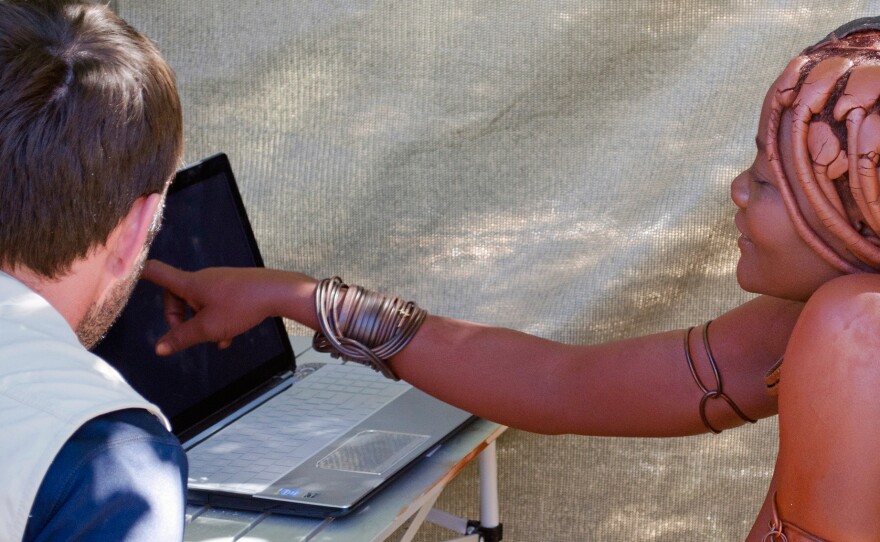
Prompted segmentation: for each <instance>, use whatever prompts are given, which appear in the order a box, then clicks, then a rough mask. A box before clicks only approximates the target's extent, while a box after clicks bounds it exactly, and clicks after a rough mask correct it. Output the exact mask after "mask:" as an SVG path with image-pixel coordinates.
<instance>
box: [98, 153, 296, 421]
mask: <svg viewBox="0 0 880 542" xmlns="http://www.w3.org/2000/svg"><path fill="white" fill-rule="evenodd" d="M150 258H155V259H158V260H162V261H164V262H166V263H169V264H171V265H174V266H176V267H179V268H181V269H185V270H187V271H193V270H197V269H201V268H203V267H211V266H231V267H252V266H262V265H263V262H262V258H261V257H260V254H259V252H258V251H257V248H256V243H255V241H254V238H253V232H252V231H251V227H250V224H249V222H248V220H247V216H246V215H245V213H244V207H243V205H242V202H241V197H240V195H239V193H238V189H237V187H236V185H235V181H234V178H233V177H232V172H231V170H230V169H229V163H228V160H227V159H226V157H225V155H217V156H215V157H212V158H209V159H208V160H206V161H204V162H201V163H199V164H195V165H193V166H190V167H189V168H186V169H184V170H181V171H180V172H178V174H177V176H176V177H175V180H174V182H173V184H172V189H171V191H170V193H169V195H168V199H167V202H166V204H165V213H164V219H163V224H162V229H161V230H160V232H159V235H158V236H157V237H156V239H155V241H154V242H153V245H152V247H151V249H150ZM167 329H168V327H167V325H166V324H165V320H164V316H163V311H162V291H161V289H160V288H158V287H157V286H155V285H153V284H151V283H147V282H146V281H140V282H139V283H138V285H137V286H136V287H135V290H134V293H133V294H132V297H131V299H130V301H129V303H128V305H127V306H126V308H125V310H124V311H123V313H122V314H121V315H120V318H119V320H117V321H116V323H115V324H114V325H113V327H112V328H111V329H110V331H109V332H108V333H107V336H106V337H105V338H104V339H103V340H102V341H101V343H99V344H98V345H97V346H96V347H95V349H94V351H95V353H96V354H98V355H99V356H101V357H102V358H104V359H106V360H107V361H109V362H110V363H111V364H112V365H113V366H114V367H116V369H117V370H119V372H120V373H122V375H123V376H124V377H125V378H126V380H128V382H129V383H130V384H131V386H132V387H133V388H135V389H136V390H137V391H138V392H139V393H140V394H141V395H143V396H144V397H145V398H146V399H148V400H149V401H151V402H153V403H155V404H157V405H158V406H159V407H160V408H161V409H162V411H163V412H164V413H165V415H166V416H168V418H169V419H170V420H171V424H172V426H173V428H174V432H175V433H176V434H178V435H181V433H185V432H188V431H191V430H192V429H193V428H194V426H198V428H202V427H201V425H203V424H204V423H205V420H206V418H209V417H210V416H212V415H214V414H217V413H218V411H221V409H223V408H224V407H227V406H228V405H229V403H230V402H232V401H233V399H234V398H236V397H240V396H242V395H244V394H246V393H248V392H250V391H251V390H255V389H258V388H260V387H261V386H262V385H263V384H265V383H266V382H267V381H270V380H271V379H272V377H273V376H274V375H277V374H279V373H282V372H283V371H285V370H292V368H293V354H292V352H291V349H290V343H289V341H288V339H287V336H286V332H285V330H284V326H283V325H282V323H281V321H280V320H279V319H276V318H273V319H268V320H266V321H264V322H263V323H262V324H261V325H260V326H258V327H257V328H255V329H253V330H251V331H250V332H248V333H246V334H244V335H241V336H239V337H236V338H235V339H234V340H233V341H232V346H230V347H229V348H226V349H224V350H220V349H218V348H217V347H216V346H215V345H213V344H204V345H199V346H195V347H193V348H190V349H188V350H186V351H184V352H181V353H179V354H176V355H173V356H170V357H166V358H160V357H158V356H156V355H155V353H154V348H155V344H156V341H157V339H159V337H161V336H162V335H163V334H165V332H166V331H167Z"/></svg>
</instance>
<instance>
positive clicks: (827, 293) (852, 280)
mask: <svg viewBox="0 0 880 542" xmlns="http://www.w3.org/2000/svg"><path fill="white" fill-rule="evenodd" d="M854 319H858V320H861V319H870V320H874V319H877V320H880V274H874V273H860V274H855V275H845V276H842V277H838V278H835V279H833V280H830V281H828V282H826V283H825V284H823V285H822V286H821V287H819V289H818V290H816V292H815V293H814V294H813V295H812V296H811V297H810V299H809V300H808V301H807V304H806V306H805V307H804V311H803V313H801V320H804V321H805V323H809V322H810V321H814V322H815V323H818V324H822V329H827V327H828V326H832V327H836V326H846V325H850V324H851V322H852V321H853V320H854Z"/></svg>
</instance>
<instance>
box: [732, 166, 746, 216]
mask: <svg viewBox="0 0 880 542" xmlns="http://www.w3.org/2000/svg"><path fill="white" fill-rule="evenodd" d="M730 199H732V200H733V203H734V204H735V205H736V206H737V207H739V208H740V209H745V208H746V206H747V205H748V204H749V172H748V171H743V172H742V173H740V174H739V175H737V176H736V177H735V178H734V179H733V182H732V183H730Z"/></svg>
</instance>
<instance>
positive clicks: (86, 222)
mask: <svg viewBox="0 0 880 542" xmlns="http://www.w3.org/2000/svg"><path fill="white" fill-rule="evenodd" d="M182 124H183V123H182V118H181V108H180V100H179V97H178V94H177V87H176V83H175V79H174V74H173V73H172V71H171V69H170V68H169V67H168V65H167V64H166V63H165V62H164V60H163V59H162V57H161V55H160V54H159V51H158V50H157V49H156V47H155V46H154V45H153V44H152V43H151V42H150V41H149V40H148V39H147V38H146V37H145V36H143V35H142V34H141V33H139V32H138V31H136V30H135V29H133V28H132V27H131V26H129V25H128V24H127V23H126V22H125V21H123V20H122V19H120V18H119V17H118V16H116V15H115V14H114V13H113V12H112V11H111V10H110V9H109V8H107V7H105V6H101V5H96V4H88V3H79V2H69V1H57V0H56V1H47V0H43V1H40V2H34V1H31V2H26V1H23V0H6V1H2V0H0V265H2V266H7V267H9V268H16V267H26V268H28V269H30V270H31V271H33V272H36V273H38V274H40V275H43V276H46V277H50V278H51V277H57V276H60V275H63V274H64V273H65V272H67V271H68V270H69V269H70V265H71V264H72V263H73V262H74V261H75V260H76V259H78V258H81V257H85V256H86V255H87V254H88V252H89V251H90V250H91V249H92V248H94V247H96V246H100V245H102V244H103V243H105V242H106V240H107V237H108V235H109V234H110V232H111V231H112V230H113V229H114V228H115V227H116V226H117V225H118V224H119V222H120V221H121V220H122V218H123V217H124V216H125V215H126V214H127V213H128V211H129V209H130V208H131V206H132V204H133V203H134V201H135V200H136V199H137V198H138V197H140V196H143V195H147V194H151V193H157V192H161V191H163V190H164V188H165V186H166V185H167V182H168V181H169V179H170V178H171V176H172V175H173V174H174V170H175V169H176V167H177V166H178V164H179V161H180V157H181V152H182V146H183V137H182Z"/></svg>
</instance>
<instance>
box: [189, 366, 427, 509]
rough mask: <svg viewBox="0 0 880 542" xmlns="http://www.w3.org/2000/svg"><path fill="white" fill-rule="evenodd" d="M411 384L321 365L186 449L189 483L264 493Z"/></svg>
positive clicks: (366, 371) (362, 369)
mask: <svg viewBox="0 0 880 542" xmlns="http://www.w3.org/2000/svg"><path fill="white" fill-rule="evenodd" d="M408 389H410V386H409V384H405V383H403V382H395V381H393V380H389V379H387V378H385V377H383V376H382V375H380V374H378V373H376V372H375V371H372V370H370V369H367V368H365V367H361V366H358V365H353V364H346V365H335V364H328V365H324V366H322V367H320V368H319V369H317V370H316V371H314V372H313V373H311V374H309V375H308V376H307V377H306V378H303V379H302V380H299V381H297V382H296V383H295V384H294V385H293V386H292V387H290V388H288V389H287V390H285V391H284V392H282V393H280V394H278V395H276V396H275V397H273V398H272V399H270V400H269V401H267V402H266V403H264V404H262V405H260V406H259V407H258V408H256V409H254V410H252V411H251V412H249V413H247V414H245V415H244V416H242V417H241V418H239V419H238V420H236V421H235V422H234V423H232V424H231V425H229V426H228V427H226V428H224V429H222V430H221V431H219V432H217V433H215V434H214V435H212V436H211V437H210V438H208V439H207V440H205V441H204V442H202V443H200V444H198V445H196V446H195V447H194V448H192V449H190V450H189V451H187V457H188V459H189V484H190V485H191V486H192V487H196V488H199V489H221V488H222V489H223V490H224V491H231V492H236V493H246V494H251V493H258V492H260V491H263V490H264V489H266V488H267V487H269V486H270V485H272V483H273V482H274V481H275V480H277V479H279V478H281V477H282V476H284V475H285V474H287V473H288V472H289V471H290V470H291V469H293V468H295V467H296V466H298V465H299V464H301V463H302V462H303V461H305V460H306V459H308V458H309V457H310V456H312V455H313V454H314V453H316V452H318V451H319V450H321V449H322V448H323V447H325V446H327V445H328V444H330V443H332V442H333V441H334V440H335V439H336V438H338V437H339V436H340V435H342V434H344V433H346V432H347V431H349V430H350V429H352V428H353V427H355V426H356V425H357V424H359V423H360V422H362V421H363V420H365V419H366V418H367V417H368V416H369V415H370V414H372V413H374V412H376V411H377V410H379V409H380V408H382V407H383V406H384V405H386V404H388V403H389V402H391V401H392V400H393V399H394V398H396V397H398V396H399V395H401V394H402V393H404V392H405V391H406V390H408Z"/></svg>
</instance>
